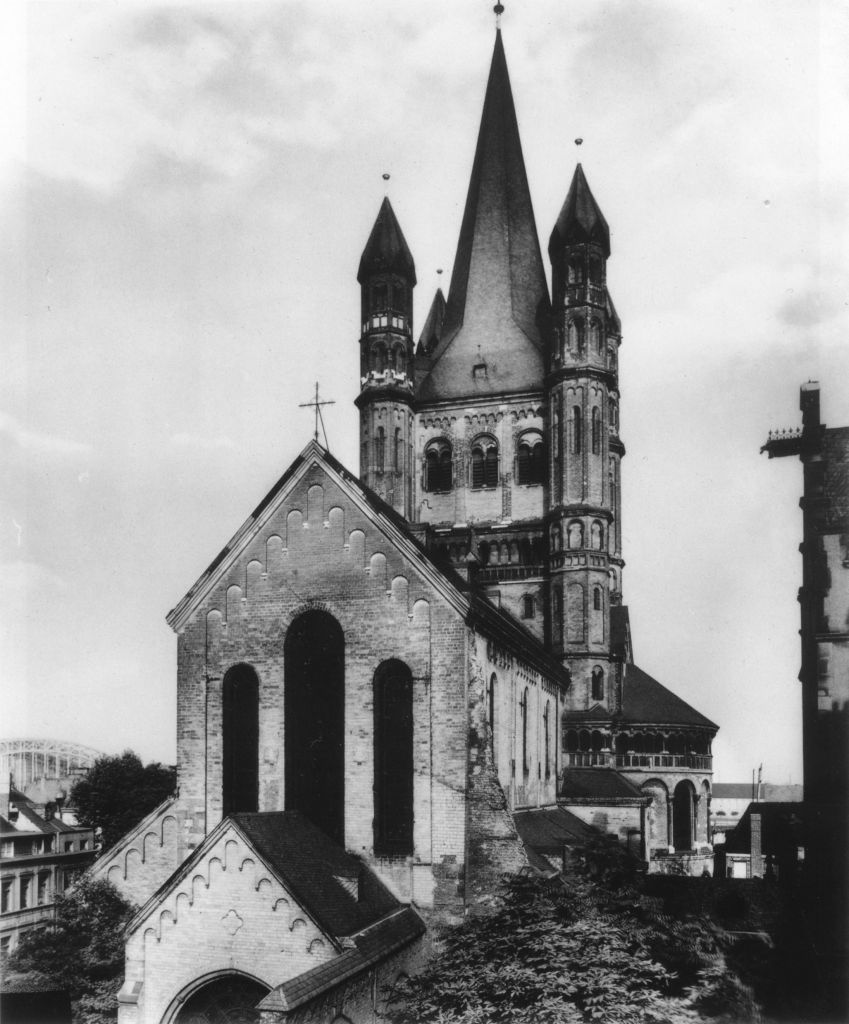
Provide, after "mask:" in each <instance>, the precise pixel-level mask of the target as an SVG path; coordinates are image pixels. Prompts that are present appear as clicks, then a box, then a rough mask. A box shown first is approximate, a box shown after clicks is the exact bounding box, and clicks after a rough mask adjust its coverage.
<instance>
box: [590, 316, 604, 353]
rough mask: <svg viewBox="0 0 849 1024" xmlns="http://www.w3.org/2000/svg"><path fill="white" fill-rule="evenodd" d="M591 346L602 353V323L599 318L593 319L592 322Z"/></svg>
mask: <svg viewBox="0 0 849 1024" xmlns="http://www.w3.org/2000/svg"><path fill="white" fill-rule="evenodd" d="M590 347H591V348H592V349H593V351H594V352H597V353H598V354H599V355H601V354H602V349H603V346H602V341H601V324H600V323H599V322H598V320H592V321H591V322H590Z"/></svg>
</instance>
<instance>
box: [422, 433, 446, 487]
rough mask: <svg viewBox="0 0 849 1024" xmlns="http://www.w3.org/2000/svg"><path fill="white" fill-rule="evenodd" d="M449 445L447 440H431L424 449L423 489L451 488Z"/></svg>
mask: <svg viewBox="0 0 849 1024" xmlns="http://www.w3.org/2000/svg"><path fill="white" fill-rule="evenodd" d="M451 484H452V480H451V445H450V444H449V443H448V442H447V441H431V442H430V444H429V445H428V446H427V450H426V451H425V490H426V491H450V490H451Z"/></svg>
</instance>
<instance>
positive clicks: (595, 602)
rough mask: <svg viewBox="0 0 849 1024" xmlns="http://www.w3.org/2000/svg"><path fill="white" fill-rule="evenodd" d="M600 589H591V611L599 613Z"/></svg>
mask: <svg viewBox="0 0 849 1024" xmlns="http://www.w3.org/2000/svg"><path fill="white" fill-rule="evenodd" d="M601 607H602V601H601V587H593V611H596V612H599V611H601Z"/></svg>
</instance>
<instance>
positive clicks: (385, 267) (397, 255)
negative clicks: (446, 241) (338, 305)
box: [357, 196, 416, 284]
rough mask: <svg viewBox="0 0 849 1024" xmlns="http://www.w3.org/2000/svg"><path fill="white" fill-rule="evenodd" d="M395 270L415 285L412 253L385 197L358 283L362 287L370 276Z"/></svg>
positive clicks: (364, 250)
mask: <svg viewBox="0 0 849 1024" xmlns="http://www.w3.org/2000/svg"><path fill="white" fill-rule="evenodd" d="M393 270H394V271H396V272H397V273H400V274H403V275H404V276H405V277H406V278H408V280H409V281H410V283H411V284H415V283H416V265H415V263H414V262H413V256H412V253H411V252H410V248H409V246H408V245H407V241H406V239H405V238H404V232H403V231H402V230H401V225H400V224H399V223H398V218H397V217H396V216H395V211H394V210H393V209H392V204H391V203H390V202H389V198H388V197H386V196H385V197H384V199H383V202H382V203H381V204H380V209H379V210H378V213H377V220H375V222H374V227H373V228H372V229H371V234H370V235H369V237H368V241H367V242H366V247H365V249H363V254H362V256H361V257H360V269H359V270H358V271H357V280H358V281H359V282H360V284H362V283H363V281H364V280H365V278H366V276H367V275H368V274H373V273H380V272H381V271H393Z"/></svg>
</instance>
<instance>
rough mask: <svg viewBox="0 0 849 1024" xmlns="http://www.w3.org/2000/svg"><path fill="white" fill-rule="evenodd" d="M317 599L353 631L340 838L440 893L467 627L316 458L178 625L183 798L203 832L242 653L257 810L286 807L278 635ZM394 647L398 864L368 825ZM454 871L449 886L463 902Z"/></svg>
mask: <svg viewBox="0 0 849 1024" xmlns="http://www.w3.org/2000/svg"><path fill="white" fill-rule="evenodd" d="M313 608H320V609H322V610H324V611H326V612H328V613H329V614H331V615H333V616H334V618H336V620H337V621H338V622H339V624H340V625H341V627H342V631H343V633H344V637H345V753H344V757H345V779H346V792H345V840H346V845H347V847H348V848H349V849H351V850H353V851H355V852H357V853H359V854H361V855H363V856H365V857H366V858H368V859H369V860H370V861H372V862H373V863H374V864H375V866H376V868H377V869H378V870H379V871H380V872H381V873H382V874H383V876H384V878H385V879H386V881H387V884H389V885H390V886H391V887H392V888H393V889H394V890H395V891H396V893H397V894H398V895H399V897H401V898H404V899H409V898H411V897H412V896H415V898H416V899H417V900H419V901H421V902H423V903H424V904H425V905H428V903H429V902H431V901H434V900H436V901H437V902H441V901H444V900H445V899H447V898H448V894H447V891H446V886H445V878H444V875H445V870H447V871H448V872H449V873H450V874H453V875H457V876H459V877H460V878H461V877H462V870H463V858H464V850H465V787H466V719H467V709H466V673H465V665H466V633H467V630H466V626H465V625H464V623H463V620H462V616H461V614H460V613H458V611H457V609H456V608H455V607H452V606H451V604H450V603H449V601H447V600H446V599H445V597H444V596H443V595H442V594H441V593H440V592H439V591H438V590H437V589H435V588H434V587H433V586H432V585H431V584H430V582H429V581H428V579H427V576H426V574H424V573H422V572H421V571H420V570H419V569H418V568H417V566H416V565H415V562H414V561H411V560H410V559H408V558H407V557H405V555H404V554H403V553H402V552H401V551H399V550H398V548H397V547H396V546H395V544H394V543H393V541H392V540H391V539H390V538H388V537H387V536H386V535H385V533H384V532H383V531H382V530H381V529H380V528H379V526H378V525H377V524H376V523H375V522H374V519H373V518H372V514H371V513H370V511H366V510H365V509H363V508H362V506H360V505H359V504H358V503H357V502H355V501H353V500H352V499H351V497H350V496H349V495H348V494H347V492H346V491H345V490H344V488H342V487H340V486H339V485H338V484H337V483H336V481H335V480H334V479H333V478H332V477H331V476H330V475H329V474H328V473H327V472H326V471H325V470H324V468H323V467H322V466H321V465H320V464H319V463H318V462H317V461H316V463H315V464H314V465H313V466H311V467H310V468H308V469H307V470H306V471H305V472H304V473H303V474H302V476H301V477H300V479H298V480H297V482H294V483H293V484H292V487H291V489H290V491H289V492H288V493H287V494H286V495H285V499H282V500H281V503H280V504H279V505H278V506H277V507H276V508H275V509H274V511H273V514H272V515H271V516H270V518H268V519H267V521H266V522H264V523H263V525H262V526H261V528H259V529H258V530H257V531H256V533H255V535H254V536H252V537H251V539H250V542H249V543H248V544H247V546H246V547H245V549H244V550H243V551H242V552H241V553H240V555H239V557H238V559H236V560H235V561H234V562H233V563H232V565H230V566H229V567H228V568H227V571H226V572H225V573H224V574H223V576H222V577H221V578H220V579H219V580H218V581H217V582H216V584H215V586H214V588H213V589H212V590H211V592H210V593H209V594H208V595H207V596H206V597H205V598H204V600H203V601H201V602H199V604H198V606H197V607H196V610H195V611H194V614H193V616H192V619H191V621H190V622H188V623H187V624H186V626H185V628H184V630H183V632H182V634H181V635H180V638H179V657H178V672H179V678H178V751H179V754H178V756H179V766H180V787H181V803H183V805H184V806H185V807H186V809H187V811H188V812H189V814H190V815H192V814H195V815H198V816H199V818H198V820H200V819H201V818H202V817H203V816H204V815H205V824H204V825H203V826H202V828H201V831H204V830H205V831H206V832H208V831H209V830H211V829H212V828H213V827H214V826H215V825H216V824H217V823H218V821H219V820H220V818H221V814H222V761H221V755H222V735H221V727H222V722H221V687H222V681H223V678H224V675H225V674H226V672H227V670H228V669H229V668H230V667H231V666H233V665H237V664H239V663H247V664H249V665H251V666H252V667H253V669H254V670H255V671H256V674H257V676H258V678H259V701H260V736H259V748H260V766H259V809H260V810H261V811H271V810H282V809H284V795H285V779H284V770H285V764H284V757H283V751H284V738H285V721H284V701H283V693H284V685H285V680H284V642H285V637H286V632H287V629H288V628H289V625H290V623H291V622H292V621H293V620H294V619H295V618H296V616H297V615H299V614H300V613H301V612H303V611H305V610H308V609H313ZM389 658H398V659H400V660H401V661H403V662H405V663H406V664H407V665H408V666H409V668H410V671H411V673H412V676H413V686H414V807H415V829H414V852H413V856H412V858H409V859H407V860H406V861H404V860H402V861H401V862H399V861H398V860H397V859H396V860H394V861H393V862H391V863H388V862H386V861H385V859H380V858H375V856H374V849H373V845H374V838H373V824H372V823H373V818H374V800H373V775H374V740H373V728H374V725H373V716H374V705H373V693H372V689H373V679H374V674H375V671H376V669H377V668H378V666H379V665H380V664H381V663H382V662H383V661H385V660H387V659H389ZM192 820H194V819H192ZM200 838H201V836H199V835H196V836H194V837H193V839H194V841H195V842H197V841H198V840H199V839H200ZM442 865H448V867H447V868H446V869H445V870H443V867H442ZM431 867H432V868H433V871H432V872H431ZM423 868H424V869H426V870H425V871H424V872H423V870H422V869H423ZM428 874H431V878H430V880H429V881H428V878H427V875H428ZM456 882H457V879H454V880H453V883H452V885H451V886H449V887H448V888H453V894H452V895H451V899H453V900H455V901H456V900H457V899H458V898H460V896H461V894H458V891H457V890H458V886H457V884H456ZM437 889H438V890H439V892H437Z"/></svg>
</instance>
